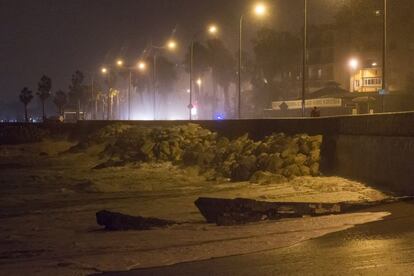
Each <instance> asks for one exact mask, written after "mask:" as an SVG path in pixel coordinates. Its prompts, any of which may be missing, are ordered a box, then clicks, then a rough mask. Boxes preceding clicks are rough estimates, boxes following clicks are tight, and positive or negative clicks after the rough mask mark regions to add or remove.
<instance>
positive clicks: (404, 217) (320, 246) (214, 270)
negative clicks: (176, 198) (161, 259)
mask: <svg viewBox="0 0 414 276" xmlns="http://www.w3.org/2000/svg"><path fill="white" fill-rule="evenodd" d="M364 211H372V212H375V211H387V212H391V213H392V215H391V216H389V217H386V218H385V220H383V221H377V222H373V223H368V224H364V225H359V226H356V227H354V228H352V229H349V230H346V231H342V232H337V233H332V234H329V235H326V236H324V237H321V238H317V239H315V240H310V241H306V242H303V243H299V244H297V245H295V246H292V247H288V248H283V249H277V250H273V251H266V252H262V253H256V254H250V255H244V256H233V257H226V258H217V259H212V260H206V261H200V262H191V263H182V264H177V265H173V266H168V267H160V268H151V269H140V270H134V271H129V272H116V273H105V274H104V275H379V274H381V275H414V202H412V201H410V202H399V203H393V204H388V205H383V206H378V207H374V208H370V209H367V210H364Z"/></svg>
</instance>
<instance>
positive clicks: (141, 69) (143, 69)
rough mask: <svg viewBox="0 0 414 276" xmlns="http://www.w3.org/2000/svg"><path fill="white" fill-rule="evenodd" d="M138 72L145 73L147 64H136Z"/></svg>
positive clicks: (141, 62)
mask: <svg viewBox="0 0 414 276" xmlns="http://www.w3.org/2000/svg"><path fill="white" fill-rule="evenodd" d="M137 67H138V70H140V71H145V70H146V69H147V64H146V63H145V62H143V61H140V62H138V65H137Z"/></svg>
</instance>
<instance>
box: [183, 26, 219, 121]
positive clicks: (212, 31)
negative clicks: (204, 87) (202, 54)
mask: <svg viewBox="0 0 414 276" xmlns="http://www.w3.org/2000/svg"><path fill="white" fill-rule="evenodd" d="M207 31H208V33H209V34H210V35H216V34H217V32H218V28H217V26H216V25H210V26H209V27H208V29H207ZM202 32H203V31H200V32H197V33H195V34H194V35H193V37H192V39H191V44H190V102H189V104H188V106H187V107H188V111H189V112H188V113H189V116H188V117H189V120H190V121H192V120H193V112H192V111H193V108H194V105H193V81H194V44H195V39H196V38H197V37H198V36H199V35H200V34H201V33H202Z"/></svg>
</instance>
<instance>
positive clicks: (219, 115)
mask: <svg viewBox="0 0 414 276" xmlns="http://www.w3.org/2000/svg"><path fill="white" fill-rule="evenodd" d="M214 117H215V119H216V120H219V121H221V120H224V115H223V114H216V115H215V116H214Z"/></svg>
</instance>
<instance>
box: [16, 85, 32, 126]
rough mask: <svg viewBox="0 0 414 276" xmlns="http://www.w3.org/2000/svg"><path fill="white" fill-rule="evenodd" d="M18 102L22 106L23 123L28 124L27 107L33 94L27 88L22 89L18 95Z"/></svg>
mask: <svg viewBox="0 0 414 276" xmlns="http://www.w3.org/2000/svg"><path fill="white" fill-rule="evenodd" d="M19 98H20V101H21V102H22V103H23V105H24V120H25V122H26V123H27V122H29V116H28V115H27V106H28V105H29V103H30V102H31V101H32V99H33V92H32V91H30V90H29V89H28V88H27V87H25V88H23V90H22V91H21V92H20V95H19Z"/></svg>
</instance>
